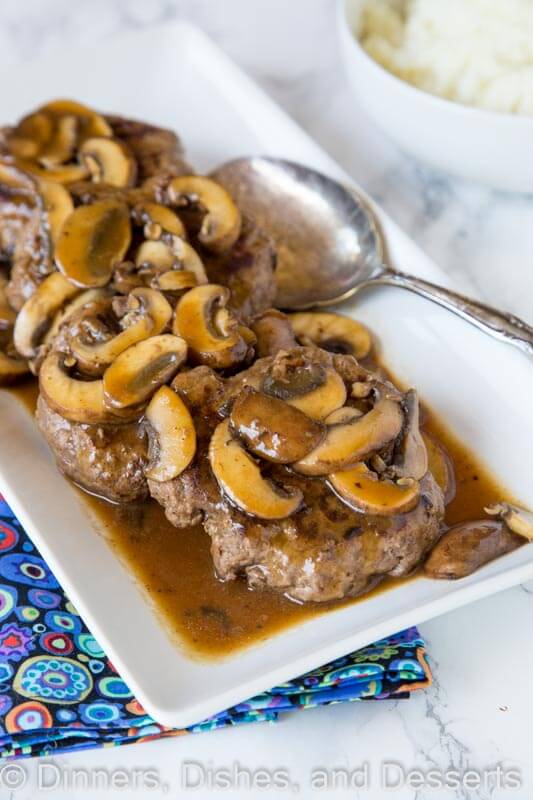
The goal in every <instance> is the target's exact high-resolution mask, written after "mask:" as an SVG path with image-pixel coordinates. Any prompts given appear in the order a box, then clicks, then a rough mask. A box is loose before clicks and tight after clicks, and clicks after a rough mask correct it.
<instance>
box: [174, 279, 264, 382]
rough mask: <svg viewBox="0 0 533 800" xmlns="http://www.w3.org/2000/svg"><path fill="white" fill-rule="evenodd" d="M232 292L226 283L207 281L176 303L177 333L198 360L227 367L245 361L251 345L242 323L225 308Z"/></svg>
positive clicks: (200, 362)
mask: <svg viewBox="0 0 533 800" xmlns="http://www.w3.org/2000/svg"><path fill="white" fill-rule="evenodd" d="M229 296H230V292H229V289H227V288H226V287H225V286H218V285H217V284H213V283H208V284H206V285H205V286H196V287H195V288H193V289H191V290H190V291H188V292H186V294H184V295H183V297H182V298H181V299H180V300H179V302H178V305H177V306H176V313H175V317H174V328H173V329H174V333H175V334H176V335H177V336H182V337H183V338H184V339H185V341H186V342H187V346H188V347H189V351H190V354H191V356H192V357H193V359H194V360H195V361H196V362H197V363H199V364H205V365H206V366H210V367H214V368H216V369H225V368H228V367H231V366H234V365H235V364H239V363H240V362H241V361H243V360H244V359H245V358H246V356H247V355H248V353H249V349H250V345H249V343H248V342H247V341H246V339H245V337H244V336H243V335H242V331H241V330H240V326H239V325H238V322H237V320H235V319H234V318H233V317H232V316H231V315H230V314H229V312H228V314H227V315H225V316H222V317H221V316H218V313H217V312H219V311H221V310H225V305H226V303H227V302H228V300H229Z"/></svg>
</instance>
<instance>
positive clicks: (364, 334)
mask: <svg viewBox="0 0 533 800" xmlns="http://www.w3.org/2000/svg"><path fill="white" fill-rule="evenodd" d="M289 319H290V321H291V324H292V327H293V329H294V333H295V334H296V338H297V339H298V340H299V341H300V342H301V343H302V344H309V343H310V344H315V345H317V346H318V347H321V348H322V349H323V350H329V351H330V352H332V353H345V354H346V355H350V356H354V358H365V357H366V356H367V355H368V354H369V353H370V350H371V348H372V337H371V335H370V331H369V330H368V329H367V328H365V326H364V325H362V324H361V323H360V322H356V320H354V319H351V318H350V317H343V316H342V315H341V314H333V313H329V312H326V311H301V312H298V313H295V314H289Z"/></svg>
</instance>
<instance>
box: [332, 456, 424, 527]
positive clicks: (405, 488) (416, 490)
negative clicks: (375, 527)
mask: <svg viewBox="0 0 533 800" xmlns="http://www.w3.org/2000/svg"><path fill="white" fill-rule="evenodd" d="M329 484H330V486H331V488H332V489H333V491H334V492H335V494H336V495H337V496H338V497H339V498H340V499H341V500H343V502H345V503H346V504H347V505H349V506H350V508H353V509H354V510H355V511H361V512H362V513H363V514H377V515H383V516H390V515H392V514H403V513H405V512H406V511H410V510H411V509H413V508H414V507H415V506H416V505H417V504H418V499H419V497H420V485H419V483H418V481H414V480H412V479H411V478H400V480H399V481H397V482H396V483H394V482H393V481H391V480H389V479H388V478H385V479H383V478H378V476H377V475H376V474H375V473H374V472H371V471H370V470H369V469H368V468H367V467H366V466H365V465H364V464H358V465H357V466H355V467H352V469H350V470H347V471H343V472H334V473H333V474H331V475H330V476H329Z"/></svg>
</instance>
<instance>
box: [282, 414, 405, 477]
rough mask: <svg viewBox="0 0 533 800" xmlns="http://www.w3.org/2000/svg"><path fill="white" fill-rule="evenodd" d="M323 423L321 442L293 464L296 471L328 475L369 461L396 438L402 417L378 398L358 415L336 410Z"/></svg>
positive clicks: (305, 473)
mask: <svg viewBox="0 0 533 800" xmlns="http://www.w3.org/2000/svg"><path fill="white" fill-rule="evenodd" d="M339 412H342V413H339ZM325 422H326V425H327V428H326V436H325V438H324V440H323V442H321V444H319V445H318V447H316V448H315V449H314V450H312V451H311V452H310V453H309V454H308V455H307V456H306V457H305V458H303V459H301V461H298V462H297V463H296V464H294V465H293V469H294V470H296V472H300V473H302V474H303V475H329V473H331V472H337V471H338V470H344V469H348V468H349V467H351V466H354V465H355V464H357V463H358V462H359V461H363V460H364V459H365V458H369V457H370V456H371V455H373V454H374V453H377V452H378V451H379V450H381V449H382V448H383V447H385V445H387V444H389V443H390V442H392V441H393V440H394V439H395V438H396V437H397V436H398V434H399V433H400V431H401V429H402V425H403V414H402V411H401V408H400V406H399V404H398V403H396V402H395V401H394V400H387V399H382V400H379V401H378V402H377V403H376V405H375V406H374V408H373V409H372V410H371V411H369V412H368V413H366V414H363V415H362V416H361V414H360V412H359V411H357V410H356V409H340V410H339V411H337V412H334V413H333V414H330V415H329V416H328V417H326V419H325Z"/></svg>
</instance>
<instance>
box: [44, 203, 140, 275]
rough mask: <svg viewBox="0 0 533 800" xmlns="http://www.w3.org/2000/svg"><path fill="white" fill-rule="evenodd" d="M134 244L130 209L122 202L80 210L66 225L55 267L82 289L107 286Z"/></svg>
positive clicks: (61, 236)
mask: <svg viewBox="0 0 533 800" xmlns="http://www.w3.org/2000/svg"><path fill="white" fill-rule="evenodd" d="M130 242H131V225H130V218H129V213H128V208H127V206H126V204H125V203H122V202H120V201H119V200H101V201H100V202H97V203H93V204H92V205H90V206H79V208H77V209H76V210H75V211H74V212H73V213H72V214H71V215H70V216H69V217H68V218H67V220H66V221H65V223H64V224H63V227H62V229H61V233H60V234H59V239H58V241H57V245H56V251H55V257H56V263H57V265H58V267H59V269H60V270H61V272H62V273H63V274H64V275H66V277H67V278H68V279H69V280H70V281H72V283H74V284H76V286H80V287H82V288H92V287H99V286H105V285H106V283H108V282H109V280H110V278H111V275H112V271H113V266H114V265H115V264H117V263H119V262H120V261H122V260H123V259H124V256H125V255H126V252H127V250H128V248H129V246H130Z"/></svg>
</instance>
